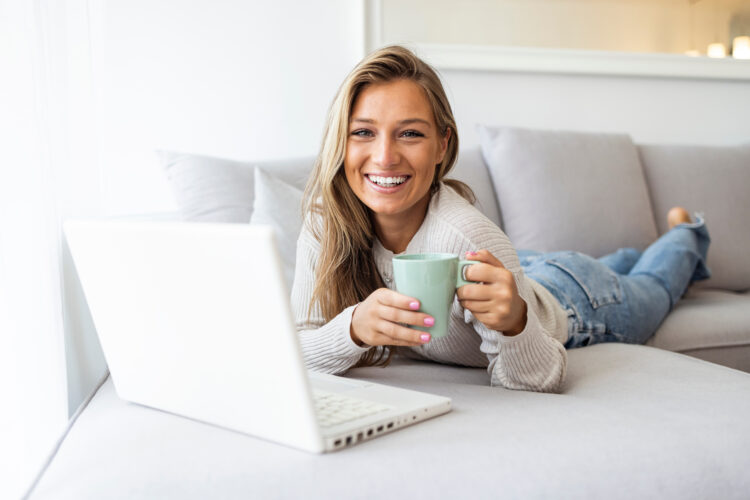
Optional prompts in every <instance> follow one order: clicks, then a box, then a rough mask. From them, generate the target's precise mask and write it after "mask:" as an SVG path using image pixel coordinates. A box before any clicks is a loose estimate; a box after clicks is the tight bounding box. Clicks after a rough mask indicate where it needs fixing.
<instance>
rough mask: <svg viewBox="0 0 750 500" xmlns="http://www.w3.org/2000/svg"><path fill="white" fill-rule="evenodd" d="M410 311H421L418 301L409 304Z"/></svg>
mask: <svg viewBox="0 0 750 500" xmlns="http://www.w3.org/2000/svg"><path fill="white" fill-rule="evenodd" d="M409 309H413V310H414V311H416V310H417V309H419V302H417V301H416V300H415V301H413V302H409Z"/></svg>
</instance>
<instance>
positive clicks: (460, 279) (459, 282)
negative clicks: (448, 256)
mask: <svg viewBox="0 0 750 500" xmlns="http://www.w3.org/2000/svg"><path fill="white" fill-rule="evenodd" d="M472 264H477V261H475V260H459V261H458V273H456V288H460V287H462V286H464V285H474V284H476V283H479V282H478V281H468V280H465V279H464V268H465V267H466V266H470V265H472Z"/></svg>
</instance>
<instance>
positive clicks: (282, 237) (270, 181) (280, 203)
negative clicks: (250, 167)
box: [250, 168, 302, 290]
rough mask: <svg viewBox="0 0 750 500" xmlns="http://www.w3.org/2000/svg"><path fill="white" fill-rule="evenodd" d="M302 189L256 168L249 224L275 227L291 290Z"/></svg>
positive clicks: (300, 215) (300, 221)
mask: <svg viewBox="0 0 750 500" xmlns="http://www.w3.org/2000/svg"><path fill="white" fill-rule="evenodd" d="M301 205H302V190H301V189H298V188H296V187H294V186H291V185H289V184H287V183H286V182H284V181H282V180H280V179H277V178H276V177H274V176H272V175H270V174H269V173H267V172H265V171H264V170H263V169H262V168H256V169H255V201H254V204H253V214H252V217H251V218H250V224H265V225H269V226H271V227H273V229H274V233H275V234H276V243H277V246H278V249H279V254H280V256H281V260H282V262H283V264H284V275H285V279H286V283H287V285H288V290H291V288H292V282H293V280H294V265H295V259H296V255H297V237H298V236H299V232H300V229H301V228H302V214H301Z"/></svg>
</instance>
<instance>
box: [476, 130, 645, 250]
mask: <svg viewBox="0 0 750 500" xmlns="http://www.w3.org/2000/svg"><path fill="white" fill-rule="evenodd" d="M478 131H479V135H480V141H481V145H482V153H483V155H484V159H485V161H486V163H487V165H488V167H489V173H490V176H491V177H492V182H493V185H494V187H495V192H496V193H497V196H498V200H499V204H500V209H501V211H502V216H503V227H504V229H505V232H506V234H507V235H508V236H509V237H510V239H511V241H512V242H513V243H514V245H515V246H516V248H523V249H530V250H538V251H555V250H576V251H579V252H584V253H586V254H589V255H592V256H594V257H599V256H601V255H605V254H607V253H610V252H613V251H615V250H617V249H618V248H621V247H635V248H638V249H643V248H645V247H647V246H648V245H649V244H650V243H651V242H653V241H654V240H655V239H656V236H657V231H656V225H655V224H654V217H653V212H652V210H651V202H650V201H649V196H648V190H647V187H646V180H645V177H644V175H643V169H642V168H641V164H640V162H639V159H638V151H637V149H636V147H635V145H634V144H633V142H632V140H631V139H630V137H629V136H627V135H620V134H592V133H581V132H562V131H559V132H558V131H542V130H528V129H520V128H511V127H485V126H480V127H478Z"/></svg>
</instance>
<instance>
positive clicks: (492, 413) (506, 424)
mask: <svg viewBox="0 0 750 500" xmlns="http://www.w3.org/2000/svg"><path fill="white" fill-rule="evenodd" d="M349 375H350V376H352V377H355V378H359V379H363V380H370V381H373V382H380V383H385V384H391V385H395V386H400V387H404V388H408V389H416V390H423V391H427V392H432V393H435V394H441V395H445V396H448V397H451V398H452V399H453V411H452V412H450V413H448V414H446V415H443V416H440V417H437V418H435V419H432V420H428V421H426V422H423V423H419V424H417V425H415V426H412V427H407V428H404V429H402V430H399V431H397V432H395V433H393V434H388V435H385V436H382V437H378V438H377V439H373V440H372V441H367V442H364V443H361V444H359V445H357V446H354V447H352V448H349V449H346V450H341V451H338V452H335V453H331V454H329V455H327V456H316V455H310V454H307V453H305V452H301V451H298V450H294V449H291V448H286V447H284V446H280V445H276V444H273V443H270V442H267V441H263V440H261V439H255V438H252V437H248V436H245V435H243V434H240V433H237V432H230V431H226V430H224V429H221V428H219V427H216V426H212V425H205V424H202V423H199V422H195V421H193V420H189V419H186V418H181V417H177V416H175V415H171V414H168V413H164V412H160V411H155V410H152V409H150V408H145V407H142V406H140V405H136V404H128V403H126V402H124V401H122V400H120V399H118V397H117V395H116V393H115V391H114V387H113V385H112V383H111V381H108V382H107V383H106V384H105V385H104V386H103V387H102V388H101V389H100V390H99V392H98V393H97V395H96V396H95V397H94V399H93V400H92V401H91V403H90V404H89V405H88V407H86V409H85V410H84V411H83V413H82V414H81V415H80V417H79V418H78V420H77V422H76V423H75V425H74V426H73V428H72V430H71V432H70V433H69V434H68V436H67V438H66V439H65V441H64V442H63V443H62V445H61V446H60V448H59V452H58V453H57V456H56V457H54V459H53V460H52V461H51V464H50V467H49V469H48V470H47V471H46V473H45V474H44V475H43V477H42V478H41V480H40V482H39V483H38V486H37V488H36V491H35V492H34V494H32V495H31V496H30V498H31V499H32V500H34V499H35V500H42V499H47V498H54V499H79V498H131V499H136V498H183V499H192V498H269V497H272V498H321V499H322V498H342V497H344V498H345V497H351V496H352V492H356V491H359V492H363V493H362V495H360V496H363V497H367V498H387V497H393V496H394V492H398V493H397V494H396V496H397V497H399V498H498V497H502V498H570V499H574V498H576V499H577V498H608V499H610V498H611V499H629V498H653V497H660V498H714V497H717V498H742V497H743V496H746V494H747V492H748V491H750V475H748V474H747V470H748V468H749V467H750V454H748V452H747V450H748V449H749V448H750V433H749V432H748V422H749V421H750V398H747V397H746V396H747V394H748V393H750V375H748V374H746V373H741V372H738V371H735V370H731V369H728V368H725V367H723V366H718V365H714V364H712V363H705V362H703V361H700V360H697V359H694V358H690V357H687V356H682V355H679V354H675V353H671V352H667V351H663V350H661V349H653V348H649V347H644V346H634V345H624V344H600V345H595V346H590V347H584V348H580V349H573V350H571V351H570V352H569V360H568V376H567V380H566V383H565V388H564V392H563V394H540V393H531V392H524V391H512V390H507V389H501V388H499V387H490V386H489V385H488V375H487V371H486V370H484V369H481V368H460V367H455V366H446V365H438V364H434V363H422V362H417V361H406V360H403V359H399V358H396V359H394V362H393V363H392V364H391V365H390V366H388V367H386V368H382V367H369V368H358V369H354V370H352V371H351V372H350V374H349ZM237 397H239V398H241V397H242V395H237ZM584 469H585V471H584ZM362 471H367V473H364V474H363V473H362ZM290 478H293V480H290ZM384 478H387V480H384ZM354 496H357V495H354Z"/></svg>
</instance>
